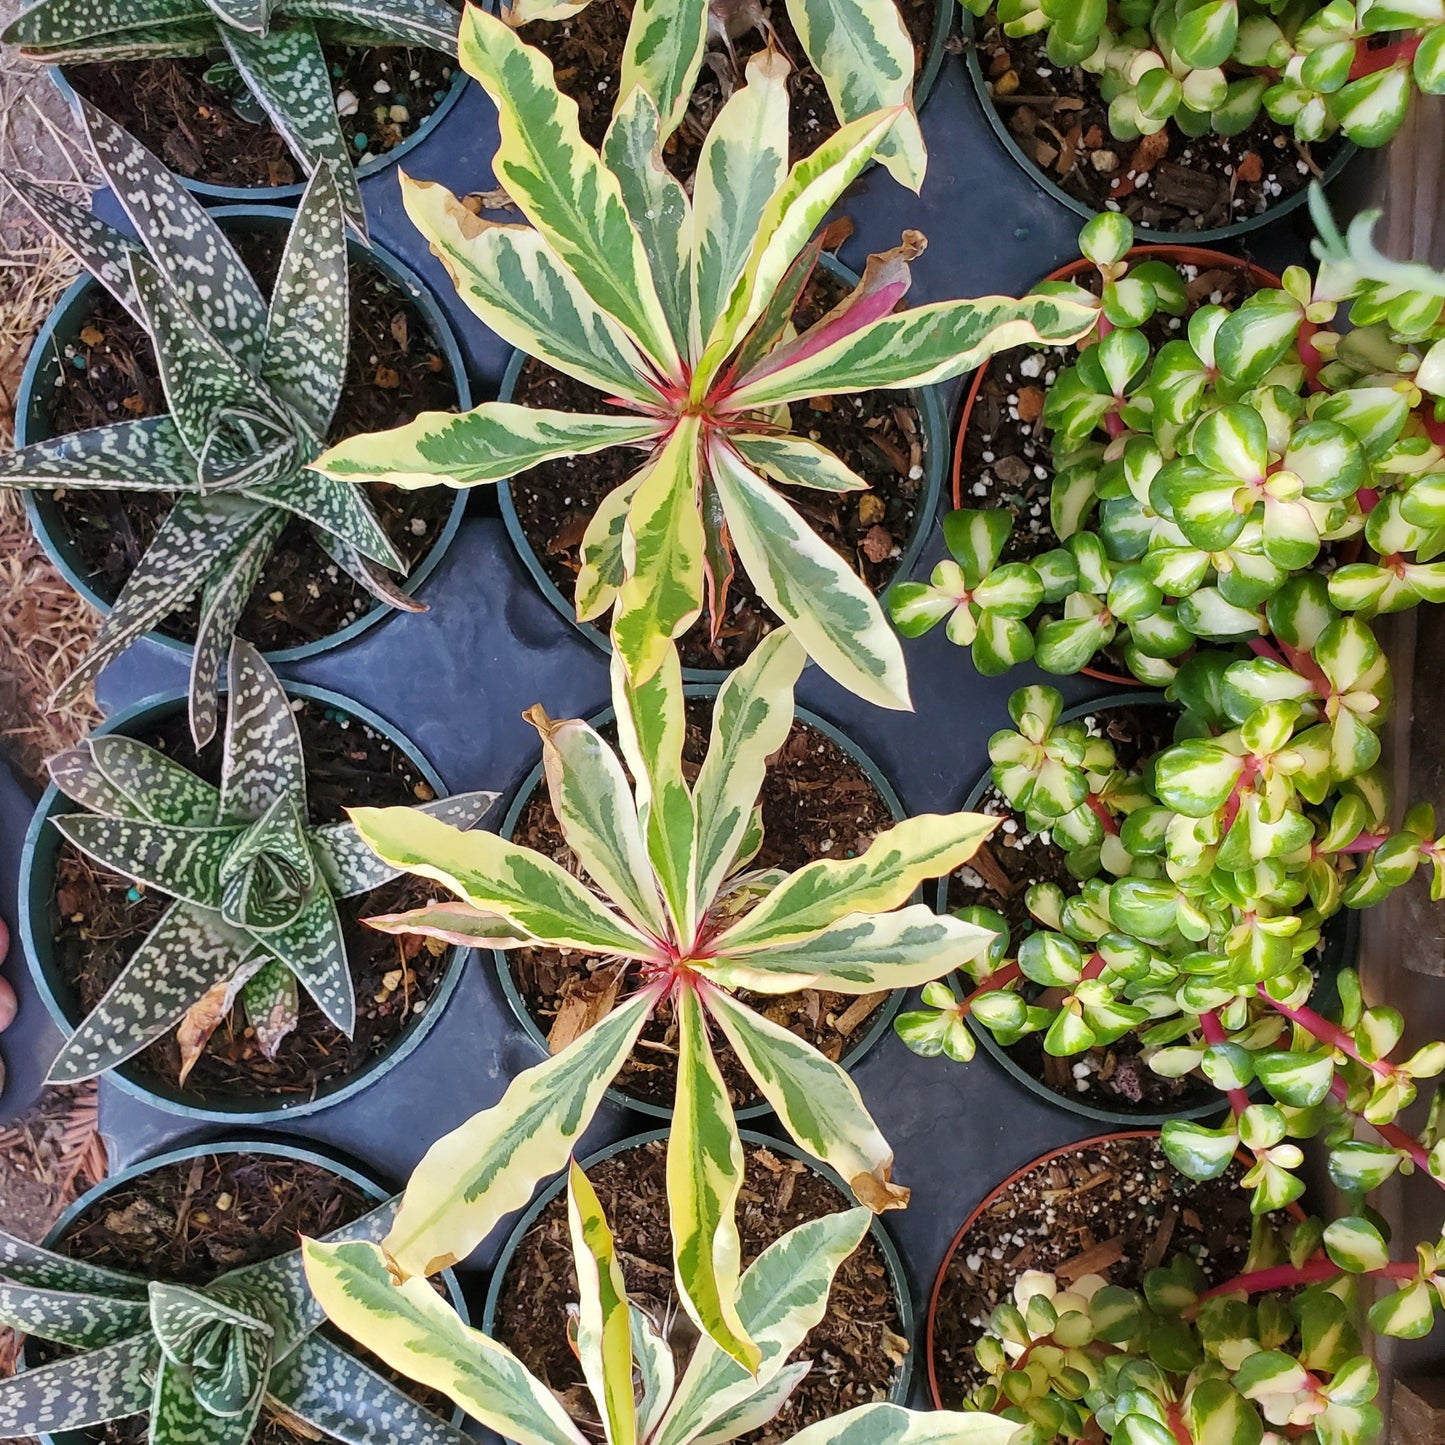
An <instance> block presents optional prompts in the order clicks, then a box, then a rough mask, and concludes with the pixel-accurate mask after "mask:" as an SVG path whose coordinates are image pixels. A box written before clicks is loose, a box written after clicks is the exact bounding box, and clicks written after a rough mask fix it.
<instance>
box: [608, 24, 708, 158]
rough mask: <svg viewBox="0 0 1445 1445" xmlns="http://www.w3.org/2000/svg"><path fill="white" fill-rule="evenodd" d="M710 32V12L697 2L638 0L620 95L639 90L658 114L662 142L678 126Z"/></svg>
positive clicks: (624, 54)
mask: <svg viewBox="0 0 1445 1445" xmlns="http://www.w3.org/2000/svg"><path fill="white" fill-rule="evenodd" d="M710 29H711V14H710V8H709V6H707V5H706V4H698V3H697V0H689V3H685V4H682V5H679V4H678V3H677V0H637V3H636V4H635V5H634V6H633V7H632V18H631V21H630V23H629V25H628V29H627V42H626V44H625V45H624V46H623V49H622V70H621V74H620V77H619V91H620V94H621V95H622V96H629V95H632V94H634V93H635V92H636V91H639V90H641V91H644V92H646V93H647V94H648V95H650V96H652V97H653V99H654V100H655V101H656V103H657V109H658V111H659V112H660V113H661V120H662V127H661V137H662V139H663V140H666V139H667V137H668V136H670V135H671V134H672V133H673V131H675V130H676V129H677V127H678V126H679V125H680V124H681V123H682V118H683V116H684V114H686V112H687V106H688V102H689V101H690V100H691V99H692V92H693V87H694V86H695V85H696V84H697V78H698V75H699V73H700V72H701V70H702V63H703V52H704V49H705V47H706V45H707V40H708V32H709V30H710Z"/></svg>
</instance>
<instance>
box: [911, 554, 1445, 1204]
mask: <svg viewBox="0 0 1445 1445" xmlns="http://www.w3.org/2000/svg"><path fill="white" fill-rule="evenodd" d="M1317 586H1318V588H1320V589H1322V588H1323V587H1324V582H1323V579H1317ZM1316 601H1317V602H1319V603H1320V606H1321V609H1322V610H1321V616H1322V617H1323V616H1324V615H1326V613H1325V610H1324V609H1325V607H1326V604H1325V603H1324V602H1323V600H1322V599H1320V598H1317V599H1316ZM1383 678H1384V669H1383V659H1382V658H1381V657H1380V655H1379V652H1378V648H1377V647H1376V646H1375V644H1374V641H1373V639H1372V638H1371V637H1370V635H1369V633H1368V631H1367V630H1365V629H1364V627H1363V624H1361V623H1359V622H1358V620H1357V619H1354V618H1350V617H1335V618H1334V620H1333V621H1331V622H1329V623H1328V624H1327V625H1326V627H1325V628H1324V629H1323V630H1322V631H1321V632H1320V634H1319V636H1318V637H1317V638H1316V639H1315V642H1314V647H1313V650H1312V651H1311V652H1308V653H1301V654H1299V656H1298V657H1296V658H1295V660H1294V666H1293V667H1286V666H1285V665H1284V664H1283V663H1279V662H1274V661H1271V660H1268V659H1261V658H1247V659H1240V660H1232V659H1231V657H1230V656H1229V655H1228V654H1219V653H1208V654H1201V655H1200V656H1198V657H1196V658H1193V659H1191V660H1190V661H1189V662H1188V663H1187V664H1186V665H1185V668H1184V669H1183V670H1181V673H1180V676H1179V678H1178V679H1177V682H1176V686H1175V688H1174V693H1175V696H1176V698H1177V699H1178V701H1179V702H1181V703H1182V704H1183V705H1184V709H1185V710H1184V712H1183V714H1182V717H1181V721H1180V722H1179V724H1178V728H1177V737H1178V739H1179V740H1178V741H1176V742H1175V743H1174V744H1173V745H1171V746H1169V747H1166V748H1164V749H1163V750H1162V751H1160V752H1159V753H1158V754H1157V755H1156V756H1154V757H1149V758H1143V759H1141V760H1140V762H1139V763H1138V765H1137V766H1136V767H1134V768H1132V769H1125V768H1121V767H1120V766H1119V764H1118V761H1117V758H1116V755H1115V751H1114V747H1113V744H1112V743H1111V742H1110V741H1109V740H1108V739H1107V738H1106V737H1103V736H1100V735H1098V734H1097V733H1096V732H1093V731H1091V730H1090V728H1089V726H1088V724H1087V722H1086V720H1084V719H1077V720H1074V721H1070V722H1064V721H1061V720H1060V713H1061V711H1062V705H1063V704H1062V699H1061V698H1060V696H1059V694H1058V693H1057V692H1056V691H1055V690H1054V689H1052V688H1045V687H1032V688H1024V689H1021V690H1020V691H1019V692H1017V693H1015V694H1014V696H1013V698H1012V699H1011V700H1010V711H1011V713H1012V715H1013V718H1014V720H1015V723H1016V725H1017V726H1016V729H1014V730H1005V731H1002V732H1000V733H997V734H995V736H994V737H993V739H992V740H991V741H990V755H991V756H992V758H993V759H994V768H993V780H994V784H995V786H996V787H997V788H998V789H999V791H1000V792H1001V794H1002V795H1003V796H1004V798H1005V799H1007V801H1008V802H1009V803H1010V804H1011V805H1012V806H1013V807H1014V808H1015V809H1017V810H1018V811H1019V812H1020V813H1021V814H1022V816H1023V819H1024V823H1025V826H1026V827H1027V829H1028V830H1029V831H1030V832H1031V833H1035V834H1038V835H1041V836H1042V837H1044V838H1046V839H1048V840H1050V841H1051V842H1052V843H1053V844H1054V845H1055V846H1058V847H1059V848H1061V849H1062V850H1063V852H1064V855H1065V859H1066V862H1067V865H1068V868H1069V870H1070V872H1071V873H1072V874H1073V875H1074V877H1075V878H1077V879H1078V880H1079V884H1078V887H1077V889H1076V890H1075V891H1073V892H1071V893H1068V894H1066V893H1065V892H1064V890H1063V889H1062V888H1060V887H1059V886H1058V885H1057V884H1035V885H1034V886H1032V887H1031V888H1030V889H1029V890H1028V891H1027V893H1026V895H1025V899H1026V903H1027V906H1028V909H1029V913H1030V915H1031V920H1032V922H1031V926H1030V928H1029V929H1028V931H1026V932H1025V934H1024V936H1023V937H1021V938H1010V936H1009V928H1008V925H1007V923H1006V922H1005V921H1004V919H1003V918H1002V917H1001V916H1000V915H999V914H997V913H994V912H991V911H990V910H987V909H982V908H973V909H966V910H961V911H960V914H959V916H961V917H963V918H965V919H967V920H968V921H970V922H972V923H975V924H979V925H981V926H983V927H986V928H990V929H992V930H993V931H994V933H995V938H994V942H993V944H992V945H991V947H990V949H989V951H988V953H987V954H985V955H982V956H981V957H980V958H979V959H977V960H976V961H975V962H973V963H972V964H970V965H968V966H967V967H966V968H965V970H964V971H963V975H962V979H963V980H964V982H965V983H966V985H967V989H968V991H967V992H966V993H964V992H963V990H962V988H960V987H958V986H951V985H950V984H948V983H943V982H934V983H932V984H930V985H929V986H928V988H927V989H926V990H925V992H924V999H923V1002H924V1004H925V1007H924V1008H923V1009H921V1010H917V1011H914V1012H910V1013H906V1014H903V1015H900V1016H899V1019H898V1020H897V1024H896V1027H897V1029H898V1032H899V1033H900V1034H901V1035H902V1037H903V1038H904V1041H905V1042H906V1043H907V1044H908V1045H909V1047H910V1048H912V1049H913V1050H914V1051H915V1052H918V1053H922V1054H925V1055H938V1054H945V1055H947V1056H948V1057H951V1058H954V1059H958V1060H967V1059H969V1058H971V1057H972V1054H973V1050H974V1041H973V1038H972V1036H971V1035H970V1032H969V1029H968V1026H967V1020H968V1019H969V1018H970V1017H972V1018H974V1019H976V1020H977V1021H978V1022H979V1023H980V1024H981V1025H983V1026H984V1027H986V1028H988V1029H989V1030H990V1032H991V1033H992V1034H993V1035H994V1037H995V1038H997V1039H998V1041H999V1042H1000V1043H1001V1044H1004V1045H1009V1044H1013V1043H1016V1042H1017V1041H1018V1040H1019V1039H1020V1038H1022V1037H1024V1036H1025V1035H1026V1034H1029V1033H1036V1032H1037V1033H1042V1034H1043V1046H1044V1049H1045V1050H1046V1052H1048V1053H1049V1054H1052V1055H1055V1056H1063V1057H1067V1056H1070V1055H1074V1054H1078V1053H1082V1052H1085V1051H1086V1050H1088V1049H1092V1048H1095V1047H1098V1046H1102V1045H1108V1044H1111V1043H1114V1042H1116V1041H1117V1040H1119V1039H1120V1038H1122V1037H1124V1035H1126V1034H1129V1033H1133V1034H1135V1035H1137V1037H1138V1039H1139V1041H1140V1042H1141V1044H1142V1045H1143V1046H1144V1057H1145V1059H1146V1061H1147V1062H1148V1063H1149V1064H1150V1066H1151V1067H1152V1068H1153V1069H1155V1071H1156V1072H1158V1073H1161V1074H1164V1075H1166V1076H1169V1077H1179V1076H1182V1075H1185V1074H1189V1073H1194V1072H1199V1073H1202V1074H1203V1075H1204V1076H1205V1077H1206V1078H1208V1079H1209V1080H1210V1081H1211V1082H1212V1083H1213V1084H1214V1085H1215V1086H1216V1087H1217V1088H1219V1089H1220V1090H1221V1092H1223V1093H1225V1094H1227V1095H1228V1097H1229V1100H1230V1103H1231V1104H1232V1106H1233V1109H1232V1114H1231V1119H1230V1121H1229V1122H1228V1123H1226V1124H1224V1125H1223V1126H1220V1127H1218V1128H1213V1127H1209V1126H1206V1125H1202V1124H1195V1123H1189V1122H1182V1121H1174V1122H1171V1123H1170V1124H1169V1125H1167V1126H1166V1128H1165V1133H1164V1141H1165V1148H1166V1150H1167V1151H1168V1152H1169V1154H1170V1157H1171V1159H1173V1160H1174V1162H1175V1163H1176V1165H1178V1167H1180V1168H1181V1169H1183V1170H1185V1172H1187V1173H1189V1174H1191V1175H1192V1176H1194V1177H1196V1178H1211V1177H1215V1176H1217V1175H1218V1174H1220V1173H1222V1172H1223V1171H1224V1169H1225V1168H1226V1167H1227V1166H1228V1163H1229V1161H1230V1159H1232V1158H1233V1157H1234V1155H1235V1153H1236V1151H1237V1150H1238V1149H1239V1147H1240V1146H1241V1145H1244V1146H1245V1147H1247V1148H1250V1149H1253V1150H1254V1152H1255V1155H1256V1162H1255V1167H1254V1169H1253V1170H1252V1172H1251V1174H1250V1175H1249V1177H1248V1180H1247V1183H1248V1184H1249V1186H1250V1187H1252V1188H1254V1189H1255V1191H1256V1195H1255V1199H1256V1205H1257V1207H1259V1208H1261V1209H1273V1208H1278V1207H1280V1206H1281V1205H1283V1204H1285V1203H1288V1202H1290V1201H1291V1200H1293V1199H1295V1198H1297V1197H1298V1196H1299V1194H1300V1193H1301V1192H1302V1189H1303V1185H1302V1183H1301V1181H1300V1179H1299V1178H1298V1176H1297V1174H1296V1173H1295V1172H1294V1171H1295V1170H1296V1169H1297V1168H1298V1166H1299V1165H1300V1163H1301V1162H1302V1154H1301V1151H1300V1149H1299V1147H1298V1145H1297V1144H1296V1143H1295V1142H1293V1141H1295V1140H1297V1139H1300V1138H1303V1137H1307V1136H1313V1135H1317V1134H1322V1135H1324V1136H1325V1138H1326V1140H1327V1142H1329V1143H1330V1144H1331V1145H1335V1144H1344V1143H1345V1142H1346V1141H1347V1140H1348V1138H1349V1130H1350V1127H1351V1126H1352V1122H1353V1119H1354V1118H1356V1117H1359V1118H1362V1119H1363V1120H1364V1121H1365V1122H1366V1123H1367V1124H1369V1125H1371V1126H1372V1127H1373V1128H1374V1130H1375V1131H1376V1133H1378V1134H1379V1136H1380V1142H1379V1143H1377V1144H1369V1145H1358V1146H1355V1145H1353V1144H1351V1145H1350V1146H1349V1147H1347V1148H1345V1149H1343V1151H1341V1150H1338V1149H1337V1150H1336V1151H1335V1153H1334V1154H1333V1155H1332V1158H1333V1159H1334V1160H1336V1161H1337V1162H1336V1163H1334V1164H1332V1168H1334V1170H1335V1172H1336V1175H1337V1178H1338V1182H1340V1183H1341V1187H1349V1186H1348V1180H1349V1179H1350V1178H1351V1177H1352V1175H1351V1171H1352V1170H1357V1171H1361V1177H1362V1178H1366V1179H1368V1180H1369V1181H1371V1182H1369V1183H1367V1184H1365V1185H1363V1186H1361V1187H1365V1188H1373V1187H1375V1186H1376V1184H1377V1183H1378V1182H1381V1180H1382V1178H1383V1177H1386V1176H1387V1175H1388V1173H1389V1172H1391V1171H1393V1170H1394V1169H1395V1168H1399V1167H1404V1168H1405V1169H1407V1170H1408V1169H1412V1168H1416V1167H1420V1168H1425V1169H1427V1170H1429V1171H1430V1172H1431V1173H1432V1174H1434V1175H1436V1176H1437V1177H1440V1178H1441V1179H1442V1180H1445V1148H1437V1147H1436V1146H1437V1144H1438V1139H1439V1127H1438V1124H1437V1122H1436V1121H1435V1120H1432V1121H1431V1123H1430V1125H1429V1127H1428V1128H1427V1130H1426V1133H1425V1136H1424V1138H1423V1139H1421V1138H1418V1137H1415V1136H1412V1135H1409V1134H1406V1133H1405V1132H1404V1131H1403V1130H1401V1129H1400V1128H1399V1127H1398V1126H1397V1125H1396V1124H1395V1119H1396V1116H1397V1115H1398V1114H1399V1113H1400V1111H1401V1110H1402V1109H1404V1108H1405V1107H1406V1106H1407V1105H1409V1104H1410V1103H1412V1102H1413V1100H1414V1098H1415V1095H1416V1081H1417V1080H1421V1079H1432V1078H1434V1077H1435V1076H1437V1075H1439V1074H1441V1073H1442V1072H1445V1044H1429V1045H1427V1046H1426V1047H1424V1048H1422V1049H1419V1050H1417V1051H1416V1052H1415V1053H1414V1054H1412V1055H1411V1056H1410V1057H1409V1058H1406V1059H1403V1060H1396V1061H1391V1060H1389V1059H1388V1057H1387V1056H1388V1055H1389V1054H1390V1053H1391V1052H1392V1050H1393V1049H1394V1048H1395V1046H1396V1044H1397V1043H1398V1042H1399V1039H1400V1034H1401V1030H1402V1028H1403V1025H1402V1023H1401V1021H1400V1019H1399V1017H1398V1015H1396V1014H1395V1013H1394V1012H1393V1011H1392V1010H1389V1009H1384V1008H1366V1007H1365V1006H1364V1004H1363V1001H1362V999H1361V997H1360V994H1359V989H1358V983H1357V981H1356V980H1355V976H1354V974H1353V973H1351V972H1350V971H1348V970H1345V971H1343V972H1341V973H1340V974H1339V975H1338V979H1337V983H1336V987H1337V991H1338V996H1339V1005H1338V1010H1337V1013H1338V1017H1336V1018H1329V1019H1327V1018H1325V1017H1324V1016H1323V1015H1321V1014H1320V1013H1317V1012H1316V1011H1315V1010H1313V1009H1312V1008H1310V1007H1309V1001H1310V998H1311V995H1312V994H1313V993H1314V991H1315V987H1316V981H1317V973H1318V950H1319V949H1320V947H1321V942H1322V930H1323V929H1324V927H1325V925H1326V924H1327V922H1328V920H1329V919H1330V918H1332V917H1333V916H1334V915H1335V914H1337V913H1338V912H1339V911H1340V909H1341V908H1342V907H1345V906H1350V907H1364V906H1367V905H1368V904H1370V903H1373V902H1375V901H1377V899H1378V898H1380V897H1382V896H1384V895H1385V894H1386V893H1388V892H1389V891H1390V890H1391V889H1392V888H1394V887H1397V886H1399V885H1400V884H1401V883H1403V882H1404V881H1406V880H1407V879H1408V877H1409V876H1410V875H1411V873H1413V871H1414V870H1415V868H1416V867H1418V866H1419V864H1420V863H1421V862H1423V861H1425V860H1426V859H1427V858H1428V859H1429V861H1430V863H1431V864H1432V865H1434V866H1435V868H1436V869H1437V872H1438V870H1439V866H1440V865H1439V863H1438V862H1437V859H1438V857H1439V856H1440V845H1439V844H1438V843H1436V842H1434V841H1431V840H1429V839H1428V838H1425V837H1422V836H1421V834H1420V832H1419V831H1418V830H1419V828H1420V826H1421V824H1422V822H1423V821H1424V819H1423V811H1420V810H1417V813H1416V814H1415V815H1414V816H1413V817H1409V816H1407V825H1406V827H1405V828H1403V829H1401V830H1400V831H1399V832H1398V833H1391V831H1390V829H1389V828H1388V827H1387V826H1386V813H1387V806H1386V795H1385V789H1384V782H1383V777H1382V775H1381V772H1380V770H1379V768H1378V767H1377V766H1376V761H1377V759H1378V756H1379V741H1378V736H1377V734H1376V733H1375V732H1374V730H1373V729H1374V727H1376V726H1378V724H1379V722H1380V721H1381V720H1382V716H1383V709H1382V708H1381V707H1380V694H1379V691H1378V686H1379V684H1380V683H1381V682H1382V681H1383ZM1372 685H1373V687H1374V690H1372ZM1436 891H1437V892H1439V891H1440V890H1439V885H1438V884H1437V888H1436ZM1256 1083H1257V1084H1258V1085H1259V1086H1261V1087H1262V1088H1263V1090H1264V1091H1265V1095H1266V1097H1265V1098H1264V1100H1263V1101H1262V1102H1252V1101H1251V1098H1250V1096H1249V1094H1248V1092H1247V1091H1248V1090H1249V1089H1251V1088H1252V1087H1253V1086H1254V1085H1255V1084H1256ZM1432 1151H1433V1152H1432ZM1381 1170H1383V1171H1384V1174H1383V1175H1381V1176H1380V1178H1376V1175H1379V1174H1380V1171H1381Z"/></svg>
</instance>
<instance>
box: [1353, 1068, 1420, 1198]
mask: <svg viewBox="0 0 1445 1445" xmlns="http://www.w3.org/2000/svg"><path fill="white" fill-rule="evenodd" d="M1330 1094H1331V1095H1332V1096H1333V1097H1334V1098H1336V1099H1338V1100H1339V1101H1340V1103H1342V1104H1343V1105H1344V1106H1345V1107H1346V1108H1347V1109H1348V1108H1349V1107H1350V1105H1349V1095H1350V1089H1349V1085H1348V1084H1346V1083H1345V1081H1344V1080H1343V1079H1342V1078H1340V1077H1339V1076H1338V1075H1336V1077H1335V1079H1334V1082H1333V1083H1331V1085H1330ZM1351 1112H1353V1110H1352V1111H1351ZM1366 1122H1367V1123H1368V1122H1369V1121H1368V1120H1367V1121H1366ZM1370 1128H1372V1129H1373V1130H1374V1131H1375V1133H1377V1134H1378V1135H1379V1136H1380V1138H1382V1139H1383V1140H1384V1141H1385V1143H1387V1144H1388V1145H1389V1146H1390V1147H1391V1148H1392V1149H1398V1150H1399V1151H1400V1153H1402V1154H1406V1155H1408V1156H1409V1157H1410V1158H1411V1159H1412V1160H1414V1162H1415V1166H1416V1167H1417V1168H1418V1169H1420V1170H1421V1171H1422V1172H1423V1173H1424V1174H1425V1175H1426V1176H1427V1177H1428V1178H1431V1179H1435V1176H1434V1175H1433V1174H1431V1173H1430V1153H1429V1151H1428V1150H1427V1149H1426V1148H1425V1146H1424V1145H1423V1144H1422V1143H1421V1142H1420V1141H1419V1140H1418V1139H1416V1138H1415V1137H1414V1136H1413V1135H1412V1134H1407V1133H1406V1132H1405V1130H1403V1129H1402V1128H1401V1127H1400V1126H1399V1125H1398V1124H1370ZM1435 1182H1436V1183H1437V1184H1438V1185H1439V1186H1440V1187H1441V1188H1442V1189H1445V1179H1435Z"/></svg>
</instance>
